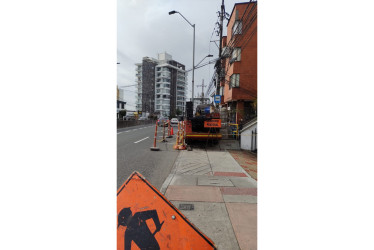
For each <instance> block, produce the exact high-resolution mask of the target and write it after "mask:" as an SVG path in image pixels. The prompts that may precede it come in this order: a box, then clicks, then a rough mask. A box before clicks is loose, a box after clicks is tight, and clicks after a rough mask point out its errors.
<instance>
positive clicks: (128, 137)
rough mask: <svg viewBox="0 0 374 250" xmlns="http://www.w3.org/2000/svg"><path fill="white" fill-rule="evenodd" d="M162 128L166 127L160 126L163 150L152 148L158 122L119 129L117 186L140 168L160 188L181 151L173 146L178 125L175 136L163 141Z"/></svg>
mask: <svg viewBox="0 0 374 250" xmlns="http://www.w3.org/2000/svg"><path fill="white" fill-rule="evenodd" d="M162 131H163V128H162V127H159V128H158V132H157V147H159V148H160V151H151V150H150V147H151V146H153V139H154V133H155V125H140V126H134V127H128V128H123V129H118V130H117V189H118V188H119V187H120V186H121V185H122V184H123V183H124V182H125V181H126V179H127V178H128V177H129V176H130V175H131V173H132V172H134V171H138V172H139V173H140V174H142V175H143V176H144V177H145V178H146V179H147V180H148V181H149V182H150V183H151V184H152V185H154V186H155V187H156V188H157V189H159V190H160V188H161V186H162V184H163V183H164V181H165V179H166V177H167V176H168V175H169V173H170V171H171V169H172V167H173V164H174V162H175V160H176V158H177V156H178V153H179V151H178V150H174V149H173V145H174V143H175V138H176V135H175V134H176V132H177V127H175V126H174V136H173V138H166V140H167V142H160V141H161V140H162ZM165 131H167V129H165Z"/></svg>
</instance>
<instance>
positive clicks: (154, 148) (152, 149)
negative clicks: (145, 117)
mask: <svg viewBox="0 0 374 250" xmlns="http://www.w3.org/2000/svg"><path fill="white" fill-rule="evenodd" d="M157 123H158V122H156V129H155V137H154V141H153V147H151V151H159V150H160V148H158V147H156V139H157Z"/></svg>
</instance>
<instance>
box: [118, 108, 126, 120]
mask: <svg viewBox="0 0 374 250" xmlns="http://www.w3.org/2000/svg"><path fill="white" fill-rule="evenodd" d="M119 116H120V118H123V117H124V116H126V109H124V110H120V111H119Z"/></svg>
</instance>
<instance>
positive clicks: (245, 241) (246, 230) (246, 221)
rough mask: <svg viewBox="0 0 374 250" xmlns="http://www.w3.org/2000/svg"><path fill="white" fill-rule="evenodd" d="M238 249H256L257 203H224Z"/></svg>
mask: <svg viewBox="0 0 374 250" xmlns="http://www.w3.org/2000/svg"><path fill="white" fill-rule="evenodd" d="M226 208H227V211H228V213H229V216H230V220H231V224H232V227H233V228H234V232H235V235H236V239H237V240H238V243H239V246H240V249H246V250H256V249H257V204H246V203H226Z"/></svg>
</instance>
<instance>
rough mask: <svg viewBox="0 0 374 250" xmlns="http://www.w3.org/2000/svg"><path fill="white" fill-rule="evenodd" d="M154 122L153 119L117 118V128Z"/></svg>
mask: <svg viewBox="0 0 374 250" xmlns="http://www.w3.org/2000/svg"><path fill="white" fill-rule="evenodd" d="M155 122H156V121H154V120H146V121H138V120H132V121H123V120H117V129H119V128H127V127H133V126H137V125H147V124H154V123H155Z"/></svg>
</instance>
